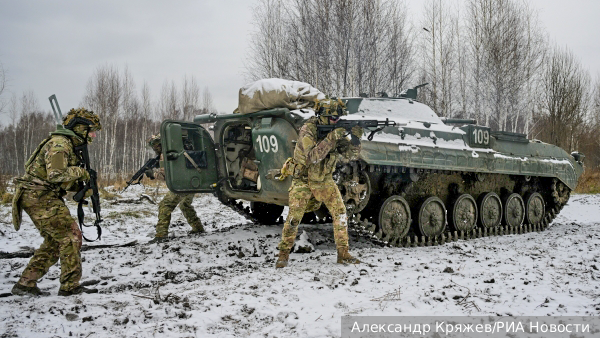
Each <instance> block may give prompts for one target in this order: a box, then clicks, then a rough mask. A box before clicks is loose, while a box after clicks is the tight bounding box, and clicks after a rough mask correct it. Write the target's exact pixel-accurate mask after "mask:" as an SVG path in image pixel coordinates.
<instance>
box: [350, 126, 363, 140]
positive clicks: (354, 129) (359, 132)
mask: <svg viewBox="0 0 600 338" xmlns="http://www.w3.org/2000/svg"><path fill="white" fill-rule="evenodd" d="M351 133H352V135H354V136H356V137H358V138H359V139H360V138H361V137H362V136H363V134H364V130H363V128H362V127H361V126H354V127H352V131H351Z"/></svg>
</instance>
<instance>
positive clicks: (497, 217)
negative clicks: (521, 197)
mask: <svg viewBox="0 0 600 338" xmlns="http://www.w3.org/2000/svg"><path fill="white" fill-rule="evenodd" d="M477 206H478V207H479V217H478V220H477V221H478V223H479V226H481V227H483V228H495V227H497V226H499V225H500V222H502V201H501V200H500V197H499V196H498V194H496V193H495V192H487V193H482V194H481V195H479V198H478V199H477Z"/></svg>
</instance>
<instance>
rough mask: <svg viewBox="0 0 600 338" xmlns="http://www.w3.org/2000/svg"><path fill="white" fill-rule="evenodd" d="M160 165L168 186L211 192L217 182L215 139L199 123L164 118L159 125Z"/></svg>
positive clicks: (179, 190)
mask: <svg viewBox="0 0 600 338" xmlns="http://www.w3.org/2000/svg"><path fill="white" fill-rule="evenodd" d="M160 134H161V144H162V149H163V165H164V168H165V178H166V181H167V187H169V190H171V191H172V192H175V193H196V192H212V191H213V184H215V183H217V180H218V173H217V163H216V153H215V143H214V141H213V140H212V138H211V137H210V134H209V133H208V132H207V131H206V130H205V129H204V128H202V127H201V126H199V125H197V124H194V123H190V122H184V121H173V120H165V121H164V122H163V123H162V124H161V126H160Z"/></svg>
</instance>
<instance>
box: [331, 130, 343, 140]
mask: <svg viewBox="0 0 600 338" xmlns="http://www.w3.org/2000/svg"><path fill="white" fill-rule="evenodd" d="M329 135H331V136H329V137H331V138H332V139H333V140H334V141H337V140H339V139H342V138H344V136H346V129H344V128H336V129H334V130H333V131H332V132H331V133H329Z"/></svg>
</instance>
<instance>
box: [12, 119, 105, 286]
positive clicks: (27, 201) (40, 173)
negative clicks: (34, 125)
mask: <svg viewBox="0 0 600 338" xmlns="http://www.w3.org/2000/svg"><path fill="white" fill-rule="evenodd" d="M62 124H63V126H64V128H59V129H57V130H56V131H55V132H52V133H50V136H49V137H48V138H46V139H45V140H44V141H42V143H40V145H39V146H38V147H37V149H36V150H35V151H34V152H33V154H32V155H31V157H29V159H28V160H27V162H26V163H25V175H24V176H23V177H21V178H19V179H16V180H15V183H16V191H15V196H14V199H13V211H12V212H13V225H14V226H15V229H16V230H17V231H18V230H19V228H20V226H21V215H22V210H25V212H26V213H27V214H28V215H29V217H30V218H31V220H32V221H33V224H34V225H35V227H36V228H37V229H38V230H39V232H40V235H41V236H42V237H43V238H44V242H43V243H42V245H41V246H40V247H39V249H37V250H36V251H35V253H34V255H33V257H32V258H31V260H30V261H29V264H28V265H27V267H26V268H25V270H24V271H23V274H22V275H21V278H20V279H19V281H18V282H17V283H16V284H15V285H14V287H13V288H12V293H13V294H15V295H27V294H30V295H42V294H44V295H45V294H47V293H45V292H42V291H41V290H40V289H39V288H38V287H37V281H38V280H39V279H40V278H42V277H43V276H44V275H45V274H46V273H47V272H48V269H50V267H51V266H52V265H54V264H56V263H57V262H58V261H59V259H60V269H61V273H60V289H59V291H58V295H59V296H70V295H74V294H81V293H96V292H98V290H97V289H89V288H86V287H83V286H81V285H80V284H79V280H80V279H81V273H82V269H81V252H80V250H81V244H82V234H81V231H80V229H79V228H78V226H77V223H76V222H75V220H74V219H73V218H72V217H71V214H70V213H69V208H67V206H66V205H65V202H64V200H63V197H64V196H65V194H66V191H77V190H78V189H79V186H80V183H85V182H88V181H89V180H90V173H89V172H88V171H87V170H86V169H84V168H83V167H82V165H83V161H84V160H83V159H82V158H80V156H78V152H77V151H76V147H77V148H80V147H82V146H85V145H86V143H87V144H89V143H92V141H93V139H94V137H96V132H98V131H99V130H100V129H102V125H101V124H100V119H99V118H98V116H97V115H96V114H94V112H92V111H89V110H86V109H84V108H79V109H71V110H70V111H69V113H68V114H67V115H66V116H65V117H64V118H63V121H62ZM89 192H90V193H91V192H92V191H91V190H89Z"/></svg>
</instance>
